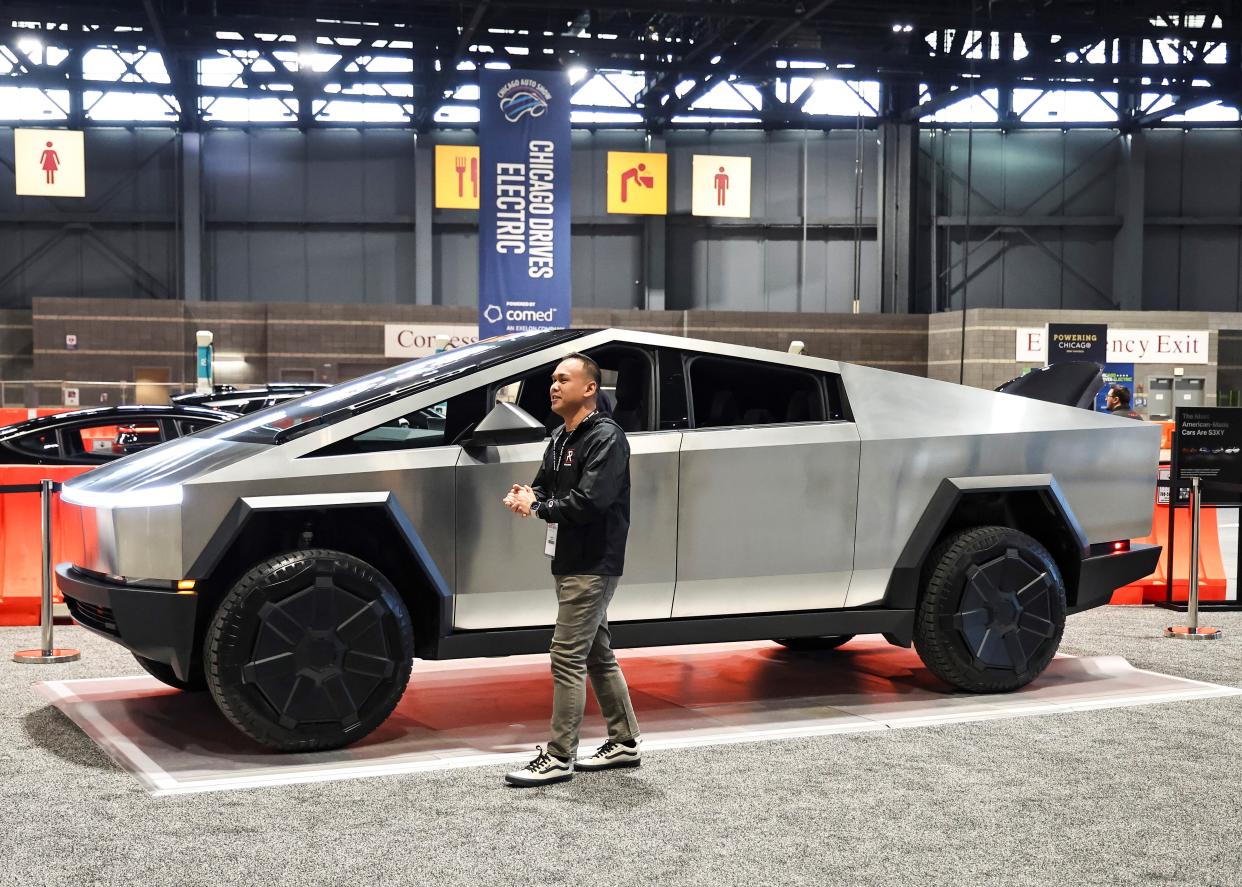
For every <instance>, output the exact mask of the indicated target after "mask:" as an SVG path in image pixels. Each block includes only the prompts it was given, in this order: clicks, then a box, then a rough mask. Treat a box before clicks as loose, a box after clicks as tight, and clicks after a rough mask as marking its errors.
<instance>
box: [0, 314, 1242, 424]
mask: <svg viewBox="0 0 1242 887" xmlns="http://www.w3.org/2000/svg"><path fill="white" fill-rule="evenodd" d="M101 309H102V310H101ZM476 320H477V312H476V311H475V309H474V308H472V307H466V306H440V305H426V306H418V305H366V306H363V305H322V304H316V305H307V304H282V303H271V304H254V303H246V302H199V303H194V302H176V301H151V300H148V299H110V300H108V301H107V302H100V301H99V300H95V299H36V300H34V307H33V308H32V309H31V310H29V311H17V310H9V311H6V312H4V313H3V315H0V322H3V324H4V326H3V327H2V328H0V336H2V339H0V340H2V341H3V342H5V343H7V344H6V345H5V349H6V353H8V354H10V355H17V356H16V357H9V358H8V361H9V367H10V370H9V371H8V372H6V373H5V380H4V383H3V389H4V398H5V403H6V404H7V405H9V406H47V405H54V404H58V403H60V402H61V390H60V387H59V385H48V384H35V383H33V382H26V381H23V379H33V380H51V381H55V380H69V381H76V382H93V381H94V382H101V383H103V382H107V381H108V380H115V381H126V380H128V381H136V380H139V377H140V376H146V377H149V378H159V379H164V380H166V382H167V383H169V385H170V386H171V387H170V389H169V390H172V388H175V387H176V385H177V384H178V383H181V384H183V385H184V386H186V387H192V385H193V382H194V355H193V353H192V350H191V349H190V348H189V347H188V345H187V343H192V342H193V338H194V332H195V331H196V330H199V329H210V330H212V332H213V333H214V335H215V348H216V379H217V381H219V382H222V383H232V384H238V383H245V382H265V381H278V382H279V381H284V382H308V381H314V382H339V381H344V380H346V379H349V378H352V377H354V376H357V375H360V374H362V373H366V372H370V371H372V370H375V369H379V368H381V367H384V366H389V365H392V364H394V363H397V362H400V360H401V359H402V358H400V357H386V356H385V328H386V327H387V326H389V325H392V324H408V325H412V326H415V327H417V328H418V329H419V330H423V331H429V330H434V329H436V328H437V326H445V327H460V326H463V325H464V326H470V325H473V324H474V323H475V322H476ZM1049 322H1052V323H1057V322H1083V323H1107V324H1108V325H1109V326H1110V328H1115V329H1123V328H1124V329H1132V330H1150V331H1153V333H1154V334H1156V335H1161V334H1167V333H1174V332H1186V331H1191V332H1206V341H1207V349H1208V350H1207V354H1206V355H1187V356H1186V358H1187V359H1185V360H1181V361H1176V360H1170V361H1169V362H1165V363H1141V364H1138V365H1137V366H1136V379H1135V382H1136V385H1137V390H1139V391H1140V392H1142V391H1145V390H1146V388H1147V387H1148V382H1149V379H1151V378H1165V377H1172V378H1187V379H1202V380H1203V383H1202V391H1203V397H1204V401H1205V402H1206V403H1208V404H1213V403H1216V402H1217V395H1218V392H1219V393H1221V395H1222V396H1221V401H1222V402H1227V401H1228V400H1229V398H1231V397H1236V393H1235V392H1236V391H1237V390H1238V388H1239V387H1242V384H1240V383H1239V381H1238V374H1239V373H1242V358H1239V357H1229V352H1230V349H1231V348H1234V347H1237V346H1236V345H1233V344H1231V343H1233V342H1236V341H1239V339H1240V338H1242V332H1234V331H1242V313H1233V312H1231V313H1225V312H1212V313H1208V312H1184V311H1183V312H1171V311H1143V312H1138V311H1133V312H1130V311H1122V312H1118V311H1110V312H1105V311H1096V312H1083V311H1044V310H1036V309H1023V310H1019V309H998V308H977V309H971V310H969V311H967V313H966V319H965V343H966V351H965V362H964V366H960V364H961V360H960V355H961V343H962V339H963V335H962V328H963V323H962V313H961V312H960V311H950V312H942V313H940V314H934V315H914V314H896V315H894V314H822V313H816V314H812V313H806V314H798V313H792V312H763V311H750V312H747V311H668V310H665V311H644V310H640V309H630V310H609V309H603V308H575V310H574V314H573V323H574V325H576V326H584V327H605V326H616V327H625V328H629V329H642V330H650V331H653V332H660V333H669V334H672V335H688V336H693V337H698V338H706V339H715V340H719V341H725V342H732V343H736V344H741V345H754V346H758V347H762V348H773V349H777V350H781V351H783V350H786V349H787V348H788V347H789V344H790V343H791V342H792V341H795V340H797V341H802V342H803V343H804V344H805V347H806V352H807V353H808V354H813V355H816V356H820V357H829V358H833V359H837V360H843V361H847V362H851V363H860V364H865V365H867V366H874V367H878V368H881V369H887V370H893V371H897V372H903V373H909V374H911V375H916V376H927V377H930V378H933V379H943V380H946V381H953V382H956V381H958V378H959V374H961V375H963V376H964V380H965V382H966V384H968V385H973V386H976V387H983V388H994V387H996V386H997V385H999V384H1001V383H1002V382H1005V381H1007V380H1009V379H1011V378H1013V377H1014V376H1018V375H1021V374H1022V373H1023V372H1025V371H1026V370H1028V369H1030V368H1031V367H1032V366H1035V365H1038V364H1039V363H1041V361H1035V360H1031V359H1029V357H1028V358H1027V359H1022V358H1020V357H1019V356H1018V343H1019V340H1020V335H1019V330H1029V329H1032V328H1042V327H1043V325H1044V324H1045V323H1049ZM1231 332H1232V333H1233V336H1232V337H1231V335H1230V333H1231ZM68 337H72V339H70V338H68ZM67 341H73V342H74V345H73V347H72V348H70V347H67V345H66V342H67ZM1222 349H1223V356H1224V358H1226V359H1228V360H1229V361H1233V362H1232V363H1227V362H1226V359H1222V358H1221V355H1222ZM14 369H16V370H17V372H16V373H15V372H13V370H14ZM78 387H79V388H81V390H82V395H81V398H82V399H81V405H83V406H90V405H97V404H98V403H100V402H104V403H119V402H124V401H123V398H124V397H125V392H123V391H122V390H121V389H120V388H118V387H113V386H109V385H107V384H99V385H94V386H78ZM99 395H105V397H104V399H103V401H100V397H99Z"/></svg>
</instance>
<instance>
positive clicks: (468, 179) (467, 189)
mask: <svg viewBox="0 0 1242 887" xmlns="http://www.w3.org/2000/svg"><path fill="white" fill-rule="evenodd" d="M478 208H479V146H478V145H436V209H478Z"/></svg>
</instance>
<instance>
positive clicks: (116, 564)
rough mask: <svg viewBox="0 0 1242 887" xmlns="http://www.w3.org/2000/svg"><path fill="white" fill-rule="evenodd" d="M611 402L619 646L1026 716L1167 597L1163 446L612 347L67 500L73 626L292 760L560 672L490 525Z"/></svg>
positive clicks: (231, 431)
mask: <svg viewBox="0 0 1242 887" xmlns="http://www.w3.org/2000/svg"><path fill="white" fill-rule="evenodd" d="M574 352H583V353H585V354H587V355H589V356H591V357H592V358H593V359H594V360H595V361H597V362H598V364H599V365H600V367H601V368H602V370H603V375H604V379H603V382H604V386H605V387H606V388H608V389H610V390H611V392H612V394H613V398H614V404H613V409H612V415H613V417H614V419H615V420H616V422H617V423H618V424H619V425H621V427H622V428H623V429H624V430H625V431H626V432H627V434H628V437H629V443H630V447H631V451H632V455H631V474H632V496H631V529H630V537H629V548H628V557H627V563H628V565H629V566H628V570H627V572H626V574H625V577H624V579H623V580H622V582H621V585H620V588H619V590H618V591H617V593H616V597H615V598H614V600H613V603H612V606H611V608H610V610H609V614H608V615H609V620H610V623H611V627H612V635H613V641H614V644H615V645H616V646H620V647H625V646H645V645H653V644H682V643H697V642H706V641H736V640H748V639H761V638H770V639H777V640H779V641H780V642H781V643H783V644H785V645H786V646H789V647H795V648H806V647H812V648H818V649H828V648H832V647H835V646H839V645H840V644H842V643H845V642H846V641H848V640H849V638H850V637H852V636H853V635H855V634H859V633H880V634H883V636H884V637H885V638H887V639H888V640H889V641H890V642H891V643H894V644H898V645H902V646H909V645H910V644H911V643H913V645H914V646H915V648H916V649H917V650H918V652H919V654H920V655H921V657H922V659H923V661H924V662H925V663H926V664H927V666H928V668H930V670H931V671H932V672H934V673H935V674H936V675H938V676H939V677H940V678H941V679H943V680H944V681H945V682H946V683H947V684H948V685H950V686H952V687H956V688H960V689H962V690H966V691H970V692H995V691H1005V690H1013V689H1015V688H1017V687H1021V686H1023V685H1025V684H1027V683H1028V682H1030V681H1031V680H1033V679H1034V678H1035V677H1036V676H1038V675H1039V674H1040V672H1041V671H1043V669H1044V667H1045V666H1046V665H1047V664H1048V662H1049V660H1051V658H1052V656H1053V654H1054V653H1055V652H1056V650H1057V646H1058V644H1059V643H1060V640H1061V633H1062V630H1063V627H1064V624H1065V619H1066V616H1067V615H1068V614H1073V613H1077V612H1079V611H1082V610H1086V609H1089V608H1091V607H1097V606H1099V605H1101V604H1104V603H1106V602H1107V601H1108V599H1109V597H1110V595H1111V594H1112V592H1113V590H1114V589H1116V588H1117V587H1119V586H1121V585H1124V584H1126V583H1127V582H1130V581H1132V580H1134V579H1137V578H1139V577H1141V576H1144V575H1147V574H1148V573H1150V572H1151V571H1152V569H1153V568H1154V565H1155V561H1156V558H1157V556H1158V554H1159V549H1158V548H1157V547H1155V546H1144V545H1131V544H1130V542H1129V541H1128V540H1130V539H1132V538H1135V537H1139V536H1142V535H1144V534H1145V533H1147V532H1148V530H1149V529H1150V527H1151V519H1152V509H1153V503H1154V487H1155V481H1156V471H1155V468H1156V463H1157V458H1158V448H1159V445H1160V429H1159V428H1156V427H1154V426H1148V425H1145V424H1141V423H1137V422H1132V421H1126V420H1122V419H1117V418H1114V417H1111V416H1107V415H1100V414H1096V413H1092V412H1089V411H1086V410H1080V409H1074V408H1072V407H1067V406H1063V405H1059V404H1052V403H1044V402H1040V401H1036V400H1031V399H1027V398H1022V397H1015V396H1012V395H1009V394H1003V393H997V392H992V391H985V390H979V389H974V388H967V387H962V386H959V385H956V384H951V383H947V382H939V381H933V380H930V379H923V378H917V377H914V376H907V375H903V374H899V373H893V372H886V371H883V370H878V369H871V368H867V367H862V366H854V365H851V364H846V363H838V362H837V361H833V360H824V359H820V358H814V357H808V356H804V355H791V354H785V353H780V352H774V351H766V350H761V349H757V348H748V347H740V346H734V345H727V344H721V343H718V342H708V341H699V340H692V339H685V338H678V337H673V336H663V335H655V334H649V333H640V332H630V331H625V330H615V329H610V330H552V331H542V332H535V333H523V334H517V335H512V336H506V337H501V338H498V339H491V340H487V341H483V342H479V343H477V344H472V345H466V346H463V347H461V348H457V349H455V350H452V351H449V352H446V353H442V354H436V355H433V356H430V357H425V358H421V359H419V360H415V361H412V362H410V363H406V364H403V365H400V366H397V367H393V368H390V369H385V370H382V371H380V372H376V373H373V374H371V375H368V376H363V377H360V378H358V379H354V380H352V381H350V382H347V383H344V384H341V385H337V386H335V387H333V388H329V389H325V390H323V391H319V392H315V393H312V394H310V395H308V396H305V397H302V398H300V399H298V400H296V401H291V402H288V403H285V404H281V405H277V406H273V407H270V408H268V409H265V410H262V411H260V412H257V413H253V414H251V415H249V416H245V417H243V418H241V419H239V420H237V421H235V422H231V423H229V424H227V425H222V426H219V427H217V428H213V429H208V430H206V431H203V432H201V433H199V434H197V435H195V436H193V437H191V438H189V439H186V440H175V441H172V442H170V443H167V444H164V445H163V446H160V447H158V448H156V449H153V450H150V451H148V452H145V453H140V454H138V455H136V456H133V457H131V458H128V459H125V460H124V461H121V462H119V463H117V464H115V465H110V466H106V467H104V468H101V469H99V470H97V471H92V472H90V473H88V474H86V475H84V476H82V477H80V478H76V479H74V480H70V481H68V482H67V483H66V484H65V486H64V492H63V501H64V503H65V507H66V510H67V512H68V513H67V514H65V522H64V524H63V525H64V526H66V527H68V526H70V525H76V528H77V529H76V530H75V532H80V533H81V534H82V543H83V545H82V549H81V550H82V551H84V552H86V554H85V555H84V557H83V558H82V559H81V560H80V561H79V562H78V563H65V564H60V565H59V566H58V567H57V577H58V582H59V586H60V589H61V591H62V592H63V594H64V596H65V600H66V602H67V603H68V605H69V607H70V610H71V612H72V613H73V615H74V617H75V618H76V619H77V620H78V621H79V622H80V623H81V624H82V625H84V626H86V627H87V628H89V629H91V630H93V631H96V632H98V633H99V634H102V635H104V636H106V637H109V638H111V639H113V640H114V641H116V642H118V643H120V644H122V645H124V646H126V647H128V648H129V649H130V650H132V651H133V652H134V653H135V655H136V656H138V657H139V659H140V661H142V662H143V663H144V665H145V666H146V667H148V669H149V670H151V671H152V673H155V674H157V676H162V679H163V680H165V681H166V682H167V683H169V684H171V685H173V686H178V687H182V688H186V689H195V688H203V687H207V688H209V689H210V691H211V694H212V696H213V697H214V699H215V701H216V703H217V704H218V706H219V708H220V710H221V711H222V712H223V713H224V714H225V716H226V717H227V718H228V719H229V720H230V721H231V722H232V723H233V724H234V725H236V726H237V728H238V729H240V730H241V731H242V732H244V733H245V734H247V735H248V736H250V737H252V738H253V739H255V740H257V741H259V742H261V743H264V744H266V745H268V746H270V747H272V748H275V749H283V750H313V749H324V748H332V747H338V746H342V745H346V744H348V743H351V742H354V741H355V740H357V739H359V738H361V737H363V736H366V735H367V734H368V733H369V732H371V731H372V730H373V729H375V727H376V726H378V725H379V724H380V723H381V722H382V721H383V720H384V719H385V718H386V717H387V716H388V714H389V713H390V712H391V711H392V709H393V707H394V706H395V705H396V703H397V701H398V699H399V698H400V697H401V695H402V693H403V692H404V691H405V689H406V684H407V682H408V680H409V676H410V670H411V664H412V661H413V659H414V658H415V657H418V658H420V659H437V658H438V659H446V658H457V657H472V656H484V655H489V656H490V655H503V654H513V653H529V652H535V651H545V650H547V648H548V642H549V638H550V636H551V631H552V625H553V623H554V621H555V618H556V598H555V595H554V594H553V593H552V591H551V578H550V576H549V574H548V561H547V559H546V558H545V557H544V555H543V540H544V532H543V527H542V522H540V521H530V520H526V521H523V520H515V519H513V516H512V515H511V514H510V513H509V511H508V510H507V509H505V508H504V507H502V506H501V504H500V499H501V497H502V496H503V495H504V494H505V492H506V491H508V490H509V488H510V486H511V485H512V484H513V483H515V482H521V483H528V482H529V481H530V480H531V479H532V478H533V477H534V475H535V470H536V467H537V465H538V462H539V460H540V457H541V455H542V453H543V450H544V447H545V438H546V436H547V434H548V431H549V428H550V427H552V426H554V425H555V424H556V421H555V419H554V417H553V416H552V413H551V408H550V405H549V395H548V387H549V379H550V375H551V372H552V368H553V367H554V366H555V365H556V364H557V362H559V361H560V360H562V359H563V358H565V357H566V356H567V355H569V354H571V353H574Z"/></svg>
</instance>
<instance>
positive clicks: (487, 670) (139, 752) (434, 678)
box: [35, 637, 1242, 795]
mask: <svg viewBox="0 0 1242 887" xmlns="http://www.w3.org/2000/svg"><path fill="white" fill-rule="evenodd" d="M618 657H619V658H620V659H621V660H622V664H623V667H624V669H625V674H626V677H627V679H628V680H629V683H630V690H631V695H632V697H633V701H634V708H635V710H636V712H637V714H638V719H639V723H640V724H641V726H642V730H643V747H644V749H646V750H649V751H655V750H658V749H667V748H678V747H686V746H700V745H719V744H724V743H732V742H759V741H764V740H772V739H788V738H793V737H800V736H814V735H822V734H827V733H857V732H864V731H869V730H888V729H899V728H909V727H922V726H927V725H931V724H947V723H960V722H966V721H983V720H991V719H996V718H1013V717H1021V716H1025V715H1053V714H1060V713H1065V712H1074V711H1084V710H1090V709H1100V708H1110V707H1116V706H1132V705H1146V704H1150V703H1157V702H1170V701H1174V700H1184V699H1204V698H1211V697H1220V696H1233V695H1238V694H1242V690H1240V689H1237V688H1233V687H1226V686H1222V685H1218V684H1208V683H1203V682H1201V681H1192V680H1187V679H1184V678H1177V677H1172V676H1170V675H1163V674H1156V673H1154V672H1148V671H1143V670H1140V669H1136V668H1134V667H1132V666H1131V665H1130V664H1129V663H1128V662H1126V661H1125V660H1124V659H1122V658H1121V657H1117V656H1095V657H1089V658H1081V659H1079V658H1073V657H1068V656H1062V657H1058V658H1057V659H1055V660H1054V661H1053V662H1052V664H1051V665H1050V666H1049V667H1048V669H1047V671H1046V672H1045V673H1044V674H1043V675H1042V676H1041V677H1040V678H1039V679H1038V680H1037V681H1035V682H1034V683H1032V684H1031V685H1030V686H1028V687H1026V688H1025V689H1023V690H1021V691H1018V692H1016V693H1008V694H1001V695H980V696H975V695H970V694H966V693H960V692H952V691H949V690H948V689H947V688H946V687H945V685H943V684H941V683H940V682H939V681H937V680H936V679H935V678H934V677H933V676H932V675H931V674H930V673H929V672H928V671H927V670H926V669H925V668H924V667H923V665H922V663H921V662H920V661H919V659H918V657H917V656H916V655H915V653H914V651H913V650H904V649H901V648H898V647H892V646H889V645H888V644H887V643H885V642H884V641H883V640H882V639H880V638H879V637H861V638H855V639H854V640H853V641H851V642H850V643H849V644H847V645H845V646H844V647H842V648H840V649H839V650H836V651H833V652H829V653H815V654H805V653H791V652H789V651H786V650H785V649H784V648H782V647H779V646H777V645H775V644H772V643H770V642H753V643H736V644H708V645H702V646H692V647H653V648H647V649H641V650H627V651H622V652H620V653H619V654H618ZM35 687H36V690H37V691H38V692H39V693H40V694H41V695H42V696H43V697H45V698H46V699H48V700H50V701H51V702H52V704H53V705H55V706H56V707H57V708H59V709H60V710H61V711H62V712H64V713H65V714H66V715H67V716H68V717H69V718H71V719H72V720H73V721H74V723H76V724H77V725H78V726H79V727H81V728H82V730H83V731H84V732H85V733H86V734H87V735H88V736H90V737H91V738H92V739H93V740H94V741H95V742H96V743H98V744H99V746H100V748H102V749H103V750H104V751H105V752H106V753H107V754H108V755H109V756H110V757H111V758H112V759H113V760H114V761H116V763H117V764H119V765H120V766H121V767H122V768H124V769H126V770H128V771H130V772H132V773H133V774H134V775H135V776H136V777H137V778H138V780H139V781H140V782H141V783H142V785H143V787H144V788H146V789H147V791H149V792H150V793H151V794H153V795H163V794H175V793H184V792H204V791H221V790H226V789H241V788H256V787H260V786H278V785H290V784H296V783H305V782H320V781H330V780H338V779H357V778H362V777H367V776H386V775H392V774H400V773H417V772H426V771H431V770H446V769H450V768H457V767H478V766H482V765H488V766H494V767H496V768H497V770H498V771H499V770H500V769H501V768H502V765H504V764H506V763H509V762H513V761H523V760H527V759H529V758H530V757H531V754H532V752H533V749H534V747H535V745H536V744H537V743H543V742H544V741H545V740H546V737H547V719H548V715H549V712H550V709H551V696H552V690H551V678H550V676H549V672H548V657H547V656H546V655H542V656H519V657H509V658H499V659H471V660H460V661H450V662H423V661H416V662H415V663H414V674H413V678H412V679H411V682H410V687H409V689H408V690H407V692H406V694H405V696H404V697H403V698H402V700H401V703H400V704H399V705H398V707H397V710H396V711H395V712H394V713H393V715H392V717H390V718H389V719H388V720H387V721H386V722H385V723H384V724H383V725H382V726H381V727H380V728H379V729H378V730H376V731H375V732H374V733H372V734H371V735H370V736H368V737H367V738H366V739H365V740H363V741H362V742H360V743H358V744H356V745H354V746H351V747H349V748H345V749H341V750H338V751H332V752H318V753H314V754H296V755H286V754H277V753H273V752H270V751H267V750H266V749H264V748H262V747H260V746H258V745H257V744H255V743H253V742H251V741H250V740H248V739H247V738H246V737H244V736H243V735H242V734H241V733H239V732H237V731H236V730H235V729H233V727H232V726H231V725H230V724H229V723H228V722H227V721H225V719H224V717H223V716H222V715H221V714H220V713H219V712H218V711H217V710H216V708H215V706H214V705H213V703H212V701H211V697H210V695H209V694H207V693H180V692H177V691H175V690H172V689H170V688H168V687H166V686H164V685H163V684H161V683H159V682H158V681H156V680H155V679H154V678H151V677H148V676H146V675H143V676H141V677H123V678H98V679H93V680H77V681H46V682H42V683H39V684H36V685H35ZM602 733H603V725H602V723H601V720H600V718H599V714H598V709H597V708H596V707H595V703H594V700H593V699H591V700H590V701H589V702H588V704H587V717H586V721H585V723H584V725H583V743H582V751H584V752H585V751H589V750H590V749H592V748H594V746H595V744H597V743H598V742H600V741H602V739H603V736H602ZM497 778H499V777H498V776H497Z"/></svg>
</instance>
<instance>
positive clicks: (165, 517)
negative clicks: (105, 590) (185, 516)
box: [57, 501, 185, 579]
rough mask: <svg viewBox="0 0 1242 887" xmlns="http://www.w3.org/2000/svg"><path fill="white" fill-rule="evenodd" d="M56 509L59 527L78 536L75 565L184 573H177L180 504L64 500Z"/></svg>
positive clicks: (118, 572)
mask: <svg viewBox="0 0 1242 887" xmlns="http://www.w3.org/2000/svg"><path fill="white" fill-rule="evenodd" d="M60 509H61V518H60V522H59V523H58V524H57V530H59V531H60V532H79V533H81V534H82V535H81V543H82V547H81V549H80V550H81V551H82V553H83V556H82V558H81V560H80V561H78V565H79V566H82V567H85V568H87V569H88V570H95V571H97V572H100V573H106V574H109V575H115V576H127V577H130V578H135V579H136V578H142V579H180V578H182V577H183V576H184V575H185V574H184V573H181V572H180V571H179V570H180V566H181V507H180V506H179V505H162V506H154V507H150V508H93V507H90V506H84V505H75V504H73V503H68V502H64V501H62V502H61V505H60ZM72 547H73V546H72V545H71V546H70V548H71V549H72Z"/></svg>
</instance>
